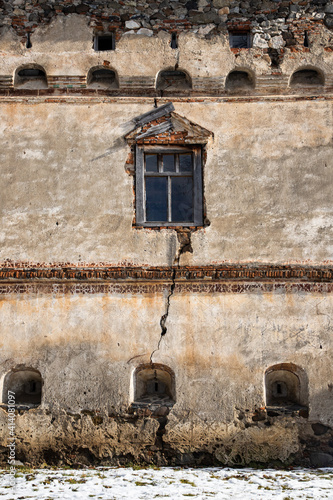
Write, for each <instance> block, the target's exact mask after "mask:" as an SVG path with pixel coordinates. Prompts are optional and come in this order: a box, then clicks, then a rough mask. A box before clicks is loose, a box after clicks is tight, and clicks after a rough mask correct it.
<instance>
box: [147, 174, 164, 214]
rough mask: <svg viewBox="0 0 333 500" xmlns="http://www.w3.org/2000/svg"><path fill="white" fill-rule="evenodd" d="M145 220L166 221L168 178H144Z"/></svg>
mask: <svg viewBox="0 0 333 500" xmlns="http://www.w3.org/2000/svg"><path fill="white" fill-rule="evenodd" d="M146 220H147V221H149V222H158V221H167V220H168V178H167V177H146Z"/></svg>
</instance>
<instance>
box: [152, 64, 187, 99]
mask: <svg viewBox="0 0 333 500" xmlns="http://www.w3.org/2000/svg"><path fill="white" fill-rule="evenodd" d="M191 88H192V81H191V77H190V75H189V74H188V73H187V72H185V71H182V70H174V69H167V70H163V71H161V72H160V73H159V75H158V77H157V81H156V90H160V91H162V92H168V93H171V92H177V93H178V92H185V91H188V90H190V89H191Z"/></svg>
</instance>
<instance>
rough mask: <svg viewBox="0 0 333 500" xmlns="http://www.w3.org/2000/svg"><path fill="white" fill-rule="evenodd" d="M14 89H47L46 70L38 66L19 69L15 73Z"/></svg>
mask: <svg viewBox="0 0 333 500" xmlns="http://www.w3.org/2000/svg"><path fill="white" fill-rule="evenodd" d="M14 87H15V88H19V89H30V90H35V89H47V87H48V85H47V77H46V72H45V70H44V69H43V68H42V67H41V66H38V65H29V66H25V67H21V68H18V69H17V70H16V72H15V77H14Z"/></svg>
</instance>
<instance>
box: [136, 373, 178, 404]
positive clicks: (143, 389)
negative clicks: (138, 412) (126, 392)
mask: <svg viewBox="0 0 333 500" xmlns="http://www.w3.org/2000/svg"><path fill="white" fill-rule="evenodd" d="M134 390H135V393H134V401H133V403H132V404H131V407H132V408H133V409H140V408H142V409H143V408H149V410H151V411H156V410H158V409H159V408H160V407H162V406H163V407H167V408H171V407H172V406H173V405H174V404H175V377H174V374H173V372H172V370H171V369H170V368H168V367H167V366H164V365H160V364H157V363H153V364H150V365H143V366H141V367H139V368H137V369H136V371H135V372H134Z"/></svg>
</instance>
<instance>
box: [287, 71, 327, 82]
mask: <svg viewBox="0 0 333 500" xmlns="http://www.w3.org/2000/svg"><path fill="white" fill-rule="evenodd" d="M324 83H325V79H324V75H323V74H322V73H321V72H320V71H319V70H317V69H315V68H305V69H301V70H298V71H295V73H293V74H292V76H291V79H290V87H308V86H311V87H315V86H321V85H324Z"/></svg>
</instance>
